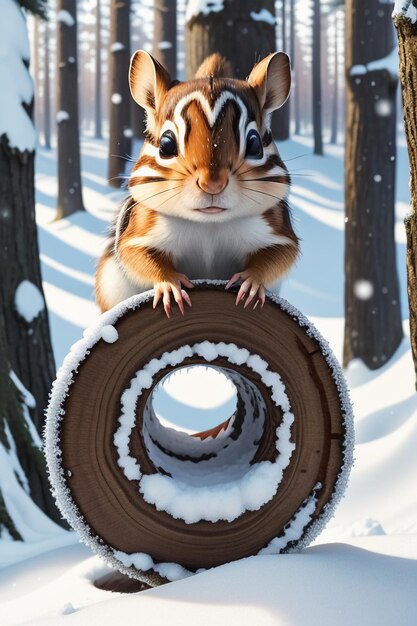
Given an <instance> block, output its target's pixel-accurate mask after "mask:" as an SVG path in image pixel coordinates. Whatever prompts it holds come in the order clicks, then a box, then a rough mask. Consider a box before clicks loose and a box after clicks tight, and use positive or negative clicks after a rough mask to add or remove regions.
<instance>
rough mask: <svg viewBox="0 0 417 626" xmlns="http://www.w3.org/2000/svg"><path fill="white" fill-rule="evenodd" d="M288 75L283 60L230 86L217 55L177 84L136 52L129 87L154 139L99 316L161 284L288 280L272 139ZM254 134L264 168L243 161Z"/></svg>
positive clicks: (109, 254)
mask: <svg viewBox="0 0 417 626" xmlns="http://www.w3.org/2000/svg"><path fill="white" fill-rule="evenodd" d="M286 64H287V65H286ZM287 66H288V63H287V57H286V55H283V54H281V53H280V54H277V55H270V57H267V59H264V60H263V61H261V63H260V64H258V66H256V67H255V68H254V70H253V72H252V73H251V75H250V76H249V78H248V81H240V80H234V79H231V78H225V77H224V73H225V69H226V68H227V64H226V62H225V61H224V60H223V59H222V58H221V57H219V55H213V57H210V58H209V59H207V60H206V61H205V63H204V64H203V65H202V66H201V68H200V70H199V72H198V73H197V77H196V78H195V79H194V80H191V81H188V82H185V83H173V82H172V81H171V80H170V78H169V76H168V74H167V72H166V71H165V70H164V69H163V68H162V67H161V66H160V65H159V64H158V63H156V62H155V61H154V60H153V59H152V57H150V55H148V54H147V53H144V52H137V53H135V55H134V56H133V58H132V63H131V72H130V81H131V82H130V85H131V91H132V95H133V97H134V98H135V100H136V101H137V102H138V103H139V104H140V105H141V106H143V107H144V108H145V109H146V111H147V120H148V130H147V139H146V141H145V143H144V146H143V149H142V151H141V154H140V155H139V158H138V160H137V163H136V164H135V166H134V167H133V169H132V173H131V176H130V179H129V183H128V185H129V192H130V195H129V198H128V199H127V201H126V202H125V203H124V204H123V205H122V207H121V209H120V211H119V213H118V215H117V217H116V220H115V223H114V227H113V230H112V233H111V236H110V239H109V245H108V247H107V249H106V252H105V253H104V256H103V258H102V259H101V261H100V264H99V267H98V272H97V287H96V296H97V301H98V303H99V305H100V307H101V309H102V310H106V309H107V308H109V307H110V306H113V305H114V304H116V302H118V301H120V299H122V298H123V297H127V295H126V294H128V295H131V293H135V291H141V290H143V289H147V288H149V287H151V286H152V285H154V284H156V283H165V282H167V283H170V282H172V281H177V284H179V282H178V281H180V282H181V277H180V275H182V274H185V275H186V276H188V277H189V278H204V277H206V278H222V279H227V278H230V276H231V275H232V274H234V273H238V272H242V271H244V270H246V273H248V272H249V274H250V275H251V276H253V278H254V281H255V278H256V283H257V284H258V283H259V284H260V285H270V284H272V283H274V282H275V281H276V280H277V279H279V278H280V277H281V276H282V275H283V274H284V273H285V272H286V271H288V269H290V267H291V265H292V264H293V263H294V261H295V260H296V258H297V254H298V240H297V237H296V235H295V233H294V231H293V229H292V226H291V219H290V212H289V208H288V205H287V202H286V198H287V195H288V189H289V185H290V177H289V174H288V171H287V168H286V167H285V165H284V163H283V162H282V160H281V158H280V156H279V154H278V151H277V148H276V146H275V143H274V142H273V141H272V136H271V132H270V128H269V119H270V114H271V111H272V110H273V108H277V107H278V106H280V105H281V104H282V103H283V102H284V101H285V99H286V97H287V95H288V90H289V84H290V82H289V81H290V78H289V69H288V67H287ZM280 72H281V74H282V75H280ZM286 72H287V73H286ZM277 81H278V82H277ZM272 83H273V84H272ZM250 132H252V133H254V132H257V133H259V136H260V137H261V138H262V150H263V154H262V156H261V157H260V158H253V157H252V156H250V155H249V156H246V149H247V138H248V133H250ZM166 133H168V135H169V137H170V141H171V142H172V141H174V142H175V143H174V144H173V145H174V147H175V145H176V146H177V154H176V155H175V156H172V157H169V158H167V157H166V156H165V157H164V155H163V154H161V153H160V149H159V145H160V138H161V137H162V136H163V135H165V134H166ZM170 145H171V144H170ZM258 156H259V155H258ZM210 207H214V209H213V208H210Z"/></svg>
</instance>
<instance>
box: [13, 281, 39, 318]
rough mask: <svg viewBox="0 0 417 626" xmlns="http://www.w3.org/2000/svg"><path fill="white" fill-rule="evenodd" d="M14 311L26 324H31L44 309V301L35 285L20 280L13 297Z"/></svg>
mask: <svg viewBox="0 0 417 626" xmlns="http://www.w3.org/2000/svg"><path fill="white" fill-rule="evenodd" d="M14 305H15V308H16V311H17V312H18V313H19V315H20V316H21V317H23V319H25V320H26V321H27V322H28V324H30V323H31V322H33V320H34V319H36V318H37V317H38V315H39V313H41V311H43V310H44V308H45V301H44V299H43V296H42V294H41V292H40V291H39V289H38V288H37V286H36V285H34V284H33V283H32V282H31V281H30V280H22V282H21V283H20V284H19V285H18V287H17V289H16V292H15V295H14Z"/></svg>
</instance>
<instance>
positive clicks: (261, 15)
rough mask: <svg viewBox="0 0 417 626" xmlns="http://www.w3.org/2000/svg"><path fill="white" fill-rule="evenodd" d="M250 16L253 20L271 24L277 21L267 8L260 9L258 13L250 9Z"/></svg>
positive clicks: (273, 24)
mask: <svg viewBox="0 0 417 626" xmlns="http://www.w3.org/2000/svg"><path fill="white" fill-rule="evenodd" d="M250 16H251V18H252V19H253V20H254V21H255V22H266V23H267V24H271V26H275V24H276V23H277V21H276V19H275V17H274V16H273V15H272V13H271V11H268V9H261V10H260V11H258V13H257V12H256V11H251V13H250Z"/></svg>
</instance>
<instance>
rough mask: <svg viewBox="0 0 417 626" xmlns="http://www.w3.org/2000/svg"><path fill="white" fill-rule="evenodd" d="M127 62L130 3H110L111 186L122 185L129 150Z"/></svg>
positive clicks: (130, 144)
mask: <svg viewBox="0 0 417 626" xmlns="http://www.w3.org/2000/svg"><path fill="white" fill-rule="evenodd" d="M129 60H130V0H111V3H110V51H109V87H110V93H109V98H110V100H109V110H110V138H109V163H108V178H109V184H110V185H111V186H112V187H121V186H122V184H123V182H124V177H123V173H124V170H125V164H126V158H128V157H129V156H130V152H131V147H132V139H131V138H132V129H131V127H130V123H131V122H130V120H131V102H130V101H131V96H130V92H129V84H128V69H129Z"/></svg>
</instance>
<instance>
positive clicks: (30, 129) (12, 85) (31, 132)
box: [0, 0, 36, 152]
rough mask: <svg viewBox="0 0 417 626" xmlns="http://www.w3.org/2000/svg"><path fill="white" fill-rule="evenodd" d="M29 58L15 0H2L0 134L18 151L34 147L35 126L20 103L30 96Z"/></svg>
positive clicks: (31, 88) (22, 24) (0, 22)
mask: <svg viewBox="0 0 417 626" xmlns="http://www.w3.org/2000/svg"><path fill="white" fill-rule="evenodd" d="M29 58H30V51H29V39H28V34H27V29H26V19H25V16H24V13H23V11H22V10H21V9H20V7H19V5H18V3H17V2H15V0H1V20H0V85H1V88H0V137H1V136H2V135H3V134H5V135H7V138H8V140H9V144H10V146H11V147H12V148H17V149H18V150H19V151H20V152H24V151H25V150H27V151H29V152H32V151H33V150H34V149H35V144H36V133H35V128H34V125H33V123H32V120H31V119H30V117H29V115H28V114H27V113H26V111H25V109H24V107H23V104H27V105H29V104H30V103H31V102H32V99H33V82H32V78H31V77H30V74H29V71H28V69H27V68H26V67H25V64H24V61H28V60H29Z"/></svg>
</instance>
